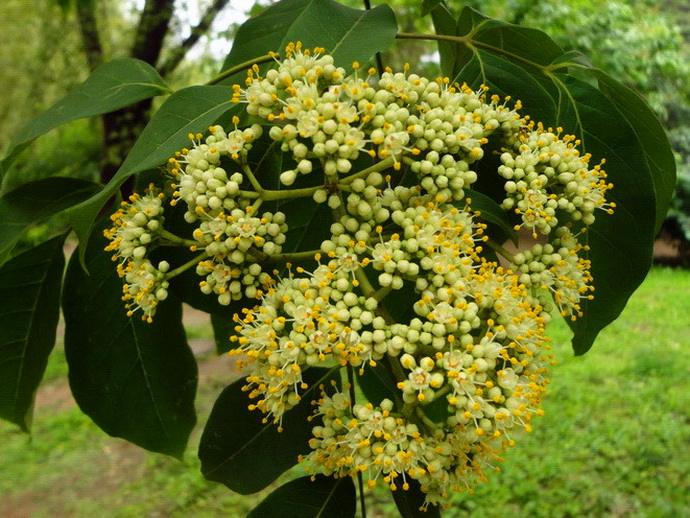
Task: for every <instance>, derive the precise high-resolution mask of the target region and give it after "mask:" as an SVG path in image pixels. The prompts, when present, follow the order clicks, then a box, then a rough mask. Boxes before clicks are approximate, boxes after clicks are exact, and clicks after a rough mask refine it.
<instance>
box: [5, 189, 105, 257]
mask: <svg viewBox="0 0 690 518" xmlns="http://www.w3.org/2000/svg"><path fill="white" fill-rule="evenodd" d="M96 190H97V186H96V184H94V183H93V182H88V181H86V180H79V179H76V178H59V177H54V178H45V179H42V180H37V181H35V182H30V183H26V184H23V185H20V186H19V187H17V188H16V189H14V190H13V191H10V192H8V193H5V194H3V195H2V196H1V197H0V264H2V263H4V262H5V261H7V260H8V259H9V257H10V254H11V252H12V249H13V248H14V246H15V245H16V244H17V241H19V239H20V238H21V237H22V235H23V234H24V232H25V231H26V230H27V229H28V228H29V227H30V226H31V225H34V224H36V223H39V222H41V221H43V220H45V219H47V218H49V217H50V216H53V215H55V214H57V213H59V212H62V211H63V210H65V209H68V208H69V207H72V206H73V205H76V204H77V203H79V202H81V201H83V200H85V199H86V198H88V197H89V196H91V195H92V194H93V193H94V192H96Z"/></svg>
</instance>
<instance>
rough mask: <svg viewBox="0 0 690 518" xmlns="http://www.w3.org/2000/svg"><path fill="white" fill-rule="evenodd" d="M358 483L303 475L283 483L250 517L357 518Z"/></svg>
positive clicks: (347, 479) (350, 480)
mask: <svg viewBox="0 0 690 518" xmlns="http://www.w3.org/2000/svg"><path fill="white" fill-rule="evenodd" d="M356 507H357V499H356V494H355V485H354V483H353V482H352V479H351V478H350V477H346V478H340V479H335V478H331V477H324V476H323V475H317V476H316V477H314V480H311V477H301V478H297V479H295V480H292V481H290V482H288V483H287V484H284V485H282V486H280V487H279V488H278V489H276V490H275V491H273V493H271V494H270V495H268V496H267V497H266V499H265V500H263V501H262V502H261V503H260V504H259V505H257V506H256V507H255V508H254V509H252V511H251V512H250V513H249V515H248V517H247V518H354V516H355V510H356Z"/></svg>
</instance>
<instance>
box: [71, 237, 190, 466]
mask: <svg viewBox="0 0 690 518" xmlns="http://www.w3.org/2000/svg"><path fill="white" fill-rule="evenodd" d="M98 229H99V233H97V234H94V235H93V237H92V239H91V240H90V242H89V244H88V247H87V250H86V265H87V267H88V270H89V274H87V273H86V272H84V270H83V269H82V268H81V265H80V264H79V261H78V258H77V254H76V253H75V254H74V255H73V256H72V259H71V260H70V263H69V266H68V268H67V276H66V278H65V287H64V295H63V301H62V308H63V312H64V315H65V354H66V356H67V363H68V365H69V382H70V387H71V388H72V393H73V394H74V398H75V399H76V401H77V403H78V404H79V407H80V408H81V409H82V411H84V413H86V414H87V415H88V416H89V417H91V418H92V419H93V420H94V422H95V423H96V424H97V425H98V426H100V427H101V428H102V429H103V430H104V431H105V432H107V433H108V434H110V435H112V436H114V437H122V438H124V439H126V440H128V441H130V442H133V443H135V444H137V445H139V446H141V447H143V448H146V449H148V450H151V451H156V452H161V453H166V454H169V455H173V456H181V455H182V453H183V452H184V449H185V445H186V443H187V439H188V438H189V434H190V433H191V431H192V428H193V427H194V424H195V422H196V417H195V413H194V396H195V393H196V384H197V368H196V362H195V360H194V356H193V355H192V353H191V351H190V349H189V347H188V345H187V340H186V338H185V333H184V328H183V327H182V305H181V304H180V302H179V301H178V300H176V299H174V298H173V297H172V296H171V297H169V299H168V300H166V301H165V302H164V303H162V304H161V305H160V306H159V308H158V311H157V312H156V316H155V319H154V322H153V324H147V323H145V322H143V321H142V320H141V319H140V318H139V316H137V315H135V316H133V317H131V318H130V317H127V314H126V311H125V308H124V307H123V305H122V301H121V300H120V294H121V292H122V284H121V281H120V279H119V278H118V277H117V275H116V273H115V268H114V266H115V265H114V264H113V263H112V261H111V260H110V258H109V256H108V254H106V253H105V252H104V251H103V246H104V245H105V240H104V239H103V238H102V236H101V235H100V229H101V225H99V226H98ZM80 246H83V245H80Z"/></svg>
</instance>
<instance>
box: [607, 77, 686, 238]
mask: <svg viewBox="0 0 690 518" xmlns="http://www.w3.org/2000/svg"><path fill="white" fill-rule="evenodd" d="M594 74H595V76H596V78H597V79H598V80H599V88H600V89H601V91H602V92H603V93H604V95H606V97H608V99H609V101H611V102H612V103H613V104H614V105H615V106H616V108H618V112H619V114H620V115H621V116H623V117H624V118H625V120H627V121H628V123H629V124H630V126H631V127H632V129H633V131H634V132H635V135H636V136H637V140H638V142H639V144H640V146H642V150H643V152H644V155H645V159H646V162H647V166H648V167H649V169H650V171H651V172H652V181H653V182H654V192H655V193H656V225H655V233H656V232H658V231H659V229H660V228H661V224H662V223H663V222H664V220H665V219H666V213H667V212H668V207H669V204H670V203H671V198H673V193H674V192H675V189H676V161H675V158H674V157H673V150H672V148H671V146H670V144H669V141H668V136H667V135H666V131H665V130H664V128H663V126H662V125H661V122H659V119H657V117H656V115H654V112H653V111H652V109H651V108H650V107H649V105H648V104H647V102H646V101H645V100H644V99H643V98H642V97H640V95H639V94H638V93H636V92H635V91H633V90H632V89H630V88H628V87H627V86H625V85H624V84H623V83H621V82H619V81H616V80H615V79H614V78H612V77H611V76H609V75H607V74H605V73H604V72H602V71H601V70H595V71H594Z"/></svg>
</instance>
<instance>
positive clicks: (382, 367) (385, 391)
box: [357, 359, 402, 405]
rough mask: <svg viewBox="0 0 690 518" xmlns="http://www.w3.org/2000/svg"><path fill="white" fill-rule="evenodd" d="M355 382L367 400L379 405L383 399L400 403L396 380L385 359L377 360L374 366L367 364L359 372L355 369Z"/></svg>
mask: <svg viewBox="0 0 690 518" xmlns="http://www.w3.org/2000/svg"><path fill="white" fill-rule="evenodd" d="M357 384H358V385H359V388H360V389H361V390H362V392H364V395H365V396H366V397H367V399H368V400H369V401H371V402H372V403H373V404H375V405H380V404H381V401H383V400H384V399H390V400H391V401H394V402H399V403H402V400H401V397H400V394H401V392H400V390H398V388H397V386H396V385H397V381H396V379H395V378H394V377H393V373H392V372H391V368H390V365H389V364H388V361H387V360H386V359H382V360H380V361H379V362H378V364H377V365H376V367H371V366H369V365H367V366H366V367H364V370H363V371H362V372H361V374H360V371H359V370H357Z"/></svg>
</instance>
